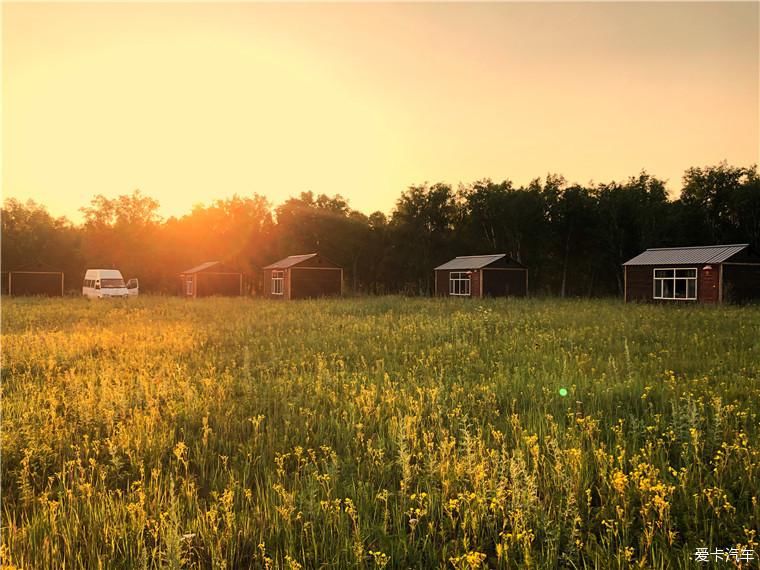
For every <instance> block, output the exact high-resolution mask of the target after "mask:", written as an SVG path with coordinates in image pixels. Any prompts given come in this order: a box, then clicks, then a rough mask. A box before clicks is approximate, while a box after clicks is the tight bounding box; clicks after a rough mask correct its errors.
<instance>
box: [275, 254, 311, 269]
mask: <svg viewBox="0 0 760 570" xmlns="http://www.w3.org/2000/svg"><path fill="white" fill-rule="evenodd" d="M315 255H317V254H316V253H306V254H304V255H290V256H288V257H286V258H285V259H281V260H280V261H275V262H274V263H272V264H271V265H267V266H266V267H264V269H287V268H288V267H293V266H294V265H298V264H299V263H301V262H302V261H306V260H307V259H311V258H312V257H314V256H315Z"/></svg>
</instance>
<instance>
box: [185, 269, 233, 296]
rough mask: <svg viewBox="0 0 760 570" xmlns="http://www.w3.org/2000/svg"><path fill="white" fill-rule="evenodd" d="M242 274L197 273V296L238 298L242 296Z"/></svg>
mask: <svg viewBox="0 0 760 570" xmlns="http://www.w3.org/2000/svg"><path fill="white" fill-rule="evenodd" d="M241 277H242V274H240V273H211V272H209V273H197V274H196V278H195V288H196V292H195V296H196V297H210V296H213V295H219V296H223V297H237V296H239V295H240V294H241V290H240V289H241V288H240V280H241Z"/></svg>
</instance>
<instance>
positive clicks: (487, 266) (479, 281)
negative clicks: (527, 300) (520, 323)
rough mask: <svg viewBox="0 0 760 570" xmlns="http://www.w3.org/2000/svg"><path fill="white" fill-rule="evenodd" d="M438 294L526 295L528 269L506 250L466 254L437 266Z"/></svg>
mask: <svg viewBox="0 0 760 570" xmlns="http://www.w3.org/2000/svg"><path fill="white" fill-rule="evenodd" d="M435 294H436V296H438V297H509V296H514V297H525V296H527V295H528V268H527V267H525V266H524V265H523V264H522V263H519V262H517V261H515V260H514V259H512V258H511V257H509V256H508V255H507V254H506V253H495V254H491V255H464V256H460V257H455V258H454V259H452V260H451V261H448V262H446V263H444V264H443V265H439V266H438V267H436V268H435Z"/></svg>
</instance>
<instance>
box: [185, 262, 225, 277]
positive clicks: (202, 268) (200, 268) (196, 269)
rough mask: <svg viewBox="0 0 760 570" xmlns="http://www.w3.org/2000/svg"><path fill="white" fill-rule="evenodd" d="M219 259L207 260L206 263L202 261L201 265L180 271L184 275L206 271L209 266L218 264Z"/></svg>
mask: <svg viewBox="0 0 760 570" xmlns="http://www.w3.org/2000/svg"><path fill="white" fill-rule="evenodd" d="M219 263H220V262H219V261H206V262H205V263H201V264H200V265H196V266H195V267H193V268H192V269H188V270H186V271H181V272H180V273H181V274H182V275H187V274H188V273H199V272H201V271H205V270H206V269H208V268H209V267H214V265H218V264H219Z"/></svg>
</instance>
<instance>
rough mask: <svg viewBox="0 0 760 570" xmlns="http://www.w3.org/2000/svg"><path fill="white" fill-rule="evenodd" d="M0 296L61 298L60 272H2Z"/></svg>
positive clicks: (61, 274)
mask: <svg viewBox="0 0 760 570" xmlns="http://www.w3.org/2000/svg"><path fill="white" fill-rule="evenodd" d="M2 294H3V295H8V296H11V297H20V296H34V295H39V296H44V297H63V272H62V271H4V272H3V273H2Z"/></svg>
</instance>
